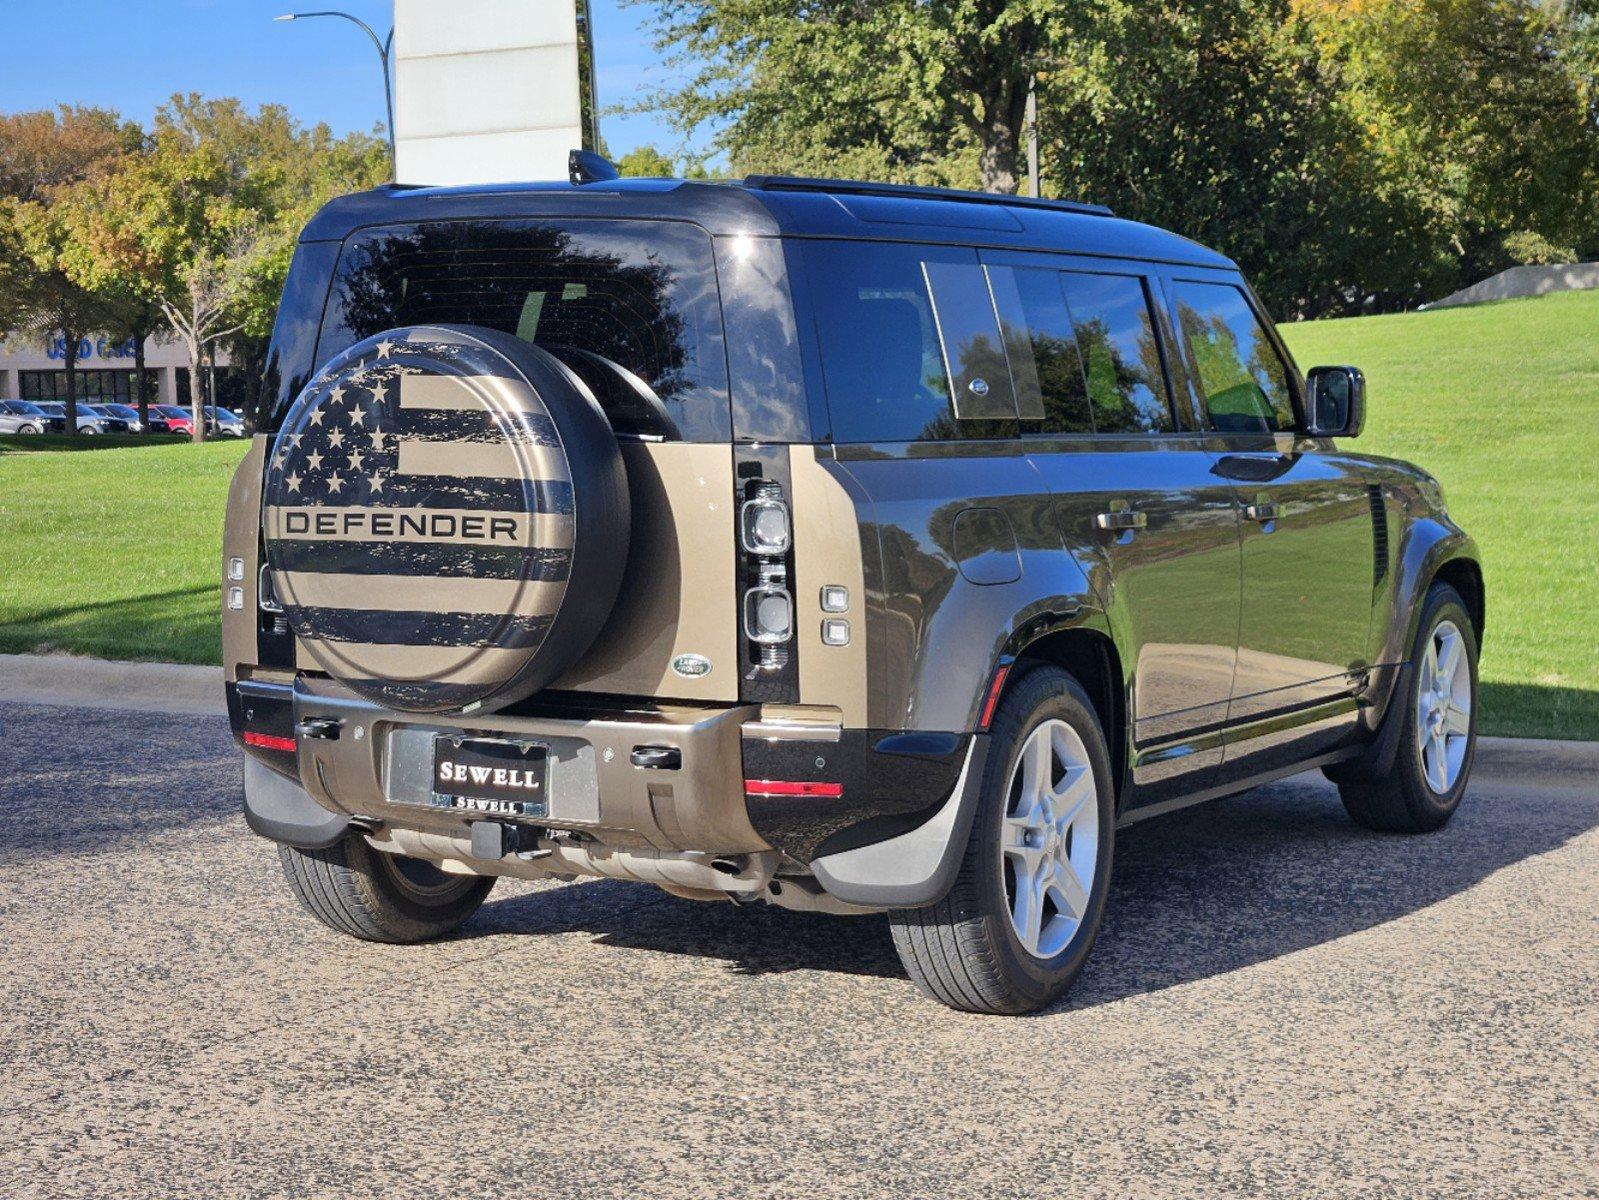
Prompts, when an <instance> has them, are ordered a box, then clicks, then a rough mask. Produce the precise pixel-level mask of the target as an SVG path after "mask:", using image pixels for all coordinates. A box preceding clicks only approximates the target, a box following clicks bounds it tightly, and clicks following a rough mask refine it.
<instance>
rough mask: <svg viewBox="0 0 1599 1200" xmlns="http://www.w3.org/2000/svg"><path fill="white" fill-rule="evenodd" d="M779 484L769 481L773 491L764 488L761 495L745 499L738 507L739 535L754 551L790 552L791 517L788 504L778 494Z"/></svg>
mask: <svg viewBox="0 0 1599 1200" xmlns="http://www.w3.org/2000/svg"><path fill="white" fill-rule="evenodd" d="M776 486H777V485H776V484H766V485H763V488H768V487H769V488H772V489H774V492H766V491H764V490H763V492H762V494H761V495H758V496H756V497H755V498H754V499H752V500H746V501H744V505H743V507H742V508H741V509H740V510H739V537H740V538H741V539H742V541H743V543H744V549H746V550H748V551H749V552H750V553H751V554H759V555H782V554H787V553H788V548H789V545H790V543H791V542H792V540H793V535H792V533H791V531H790V526H789V519H788V506H787V505H785V504H784V503H783V500H782V497H781V496H780V495H778V494H774V493H775V489H776Z"/></svg>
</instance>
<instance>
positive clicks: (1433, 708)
mask: <svg viewBox="0 0 1599 1200" xmlns="http://www.w3.org/2000/svg"><path fill="white" fill-rule="evenodd" d="M1411 662H1412V663H1413V664H1414V666H1413V668H1412V669H1411V672H1410V678H1409V681H1408V682H1407V683H1406V685H1405V688H1404V691H1403V693H1402V694H1396V695H1395V696H1394V697H1393V699H1392V700H1391V701H1390V702H1389V703H1391V704H1397V705H1399V708H1398V709H1397V710H1396V711H1395V713H1394V718H1395V719H1397V720H1399V721H1401V722H1402V725H1401V727H1400V735H1399V747H1398V750H1397V751H1396V752H1395V754H1394V761H1393V764H1392V766H1391V767H1390V768H1389V770H1388V773H1387V774H1386V775H1384V776H1382V777H1381V778H1378V779H1375V780H1359V781H1355V780H1351V781H1349V782H1345V783H1340V784H1339V786H1338V794H1339V795H1340V796H1341V797H1342V798H1343V802H1344V807H1345V808H1346V809H1347V810H1348V811H1349V815H1350V816H1351V817H1352V818H1354V820H1355V822H1356V823H1357V824H1360V825H1364V826H1365V827H1366V828H1367V829H1375V830H1380V831H1382V832H1386V833H1427V832H1430V831H1431V830H1434V829H1438V828H1440V827H1442V826H1443V825H1444V823H1445V822H1447V821H1448V820H1449V818H1450V817H1452V816H1454V813H1455V809H1456V808H1458V807H1459V806H1460V798H1461V797H1462V796H1463V795H1464V794H1465V791H1466V782H1467V780H1468V778H1469V777H1470V775H1471V763H1472V759H1473V757H1474V756H1475V754H1476V749H1477V727H1476V711H1477V638H1476V634H1475V632H1474V628H1473V626H1472V623H1471V614H1470V613H1468V612H1467V611H1466V606H1465V604H1464V603H1463V602H1462V601H1461V599H1460V594H1459V593H1458V592H1456V591H1455V589H1454V588H1452V587H1450V586H1449V585H1448V584H1446V583H1435V584H1433V586H1432V588H1431V590H1429V591H1428V593H1427V598H1426V601H1425V602H1424V604H1423V606H1422V613H1421V621H1420V625H1419V629H1418V631H1417V635H1416V645H1415V648H1414V651H1413V653H1412V656H1411Z"/></svg>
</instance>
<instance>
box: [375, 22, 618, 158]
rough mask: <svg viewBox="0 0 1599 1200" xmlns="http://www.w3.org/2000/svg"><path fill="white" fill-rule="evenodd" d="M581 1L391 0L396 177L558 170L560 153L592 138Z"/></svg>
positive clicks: (587, 143) (589, 78)
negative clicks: (581, 64)
mask: <svg viewBox="0 0 1599 1200" xmlns="http://www.w3.org/2000/svg"><path fill="white" fill-rule="evenodd" d="M587 10H588V3H587V0H394V57H393V62H394V128H395V159H396V163H395V174H396V177H397V178H398V181H399V182H401V183H421V184H470V183H506V182H516V181H521V180H536V179H565V178H566V173H567V166H566V156H567V153H568V151H571V150H574V149H578V148H580V147H590V148H592V146H591V143H592V132H591V130H592V95H591V94H589V95H586V94H585V93H586V92H587V91H588V88H589V87H590V86H591V83H592V78H593V76H592V72H590V71H588V70H587V69H586V68H585V69H584V70H583V71H581V72H580V70H579V58H580V57H582V56H583V55H584V54H586V53H587V44H588V39H589V37H590V33H589V23H588V11H587ZM580 24H582V25H584V26H585V28H584V29H583V30H581V37H582V43H581V44H580V30H579V25H580ZM585 126H588V127H589V128H588V129H587V130H586V128H585ZM586 134H587V136H586Z"/></svg>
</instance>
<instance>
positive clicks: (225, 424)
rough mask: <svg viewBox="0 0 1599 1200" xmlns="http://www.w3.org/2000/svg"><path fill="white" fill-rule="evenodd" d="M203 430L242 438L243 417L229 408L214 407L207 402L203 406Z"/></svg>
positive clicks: (221, 435) (218, 434)
mask: <svg viewBox="0 0 1599 1200" xmlns="http://www.w3.org/2000/svg"><path fill="white" fill-rule="evenodd" d="M205 431H206V432H207V433H213V434H216V435H217V436H219V437H236V438H242V437H243V436H244V418H243V417H241V416H240V415H239V414H238V413H236V412H233V411H232V410H231V409H226V408H216V407H214V406H212V405H209V404H208V405H206V408H205Z"/></svg>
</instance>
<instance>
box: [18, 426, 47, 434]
mask: <svg viewBox="0 0 1599 1200" xmlns="http://www.w3.org/2000/svg"><path fill="white" fill-rule="evenodd" d="M17 432H18V433H42V432H43V430H41V429H40V428H39V427H38V426H37V425H24V426H23V427H22V428H21V429H19V430H17Z"/></svg>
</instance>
